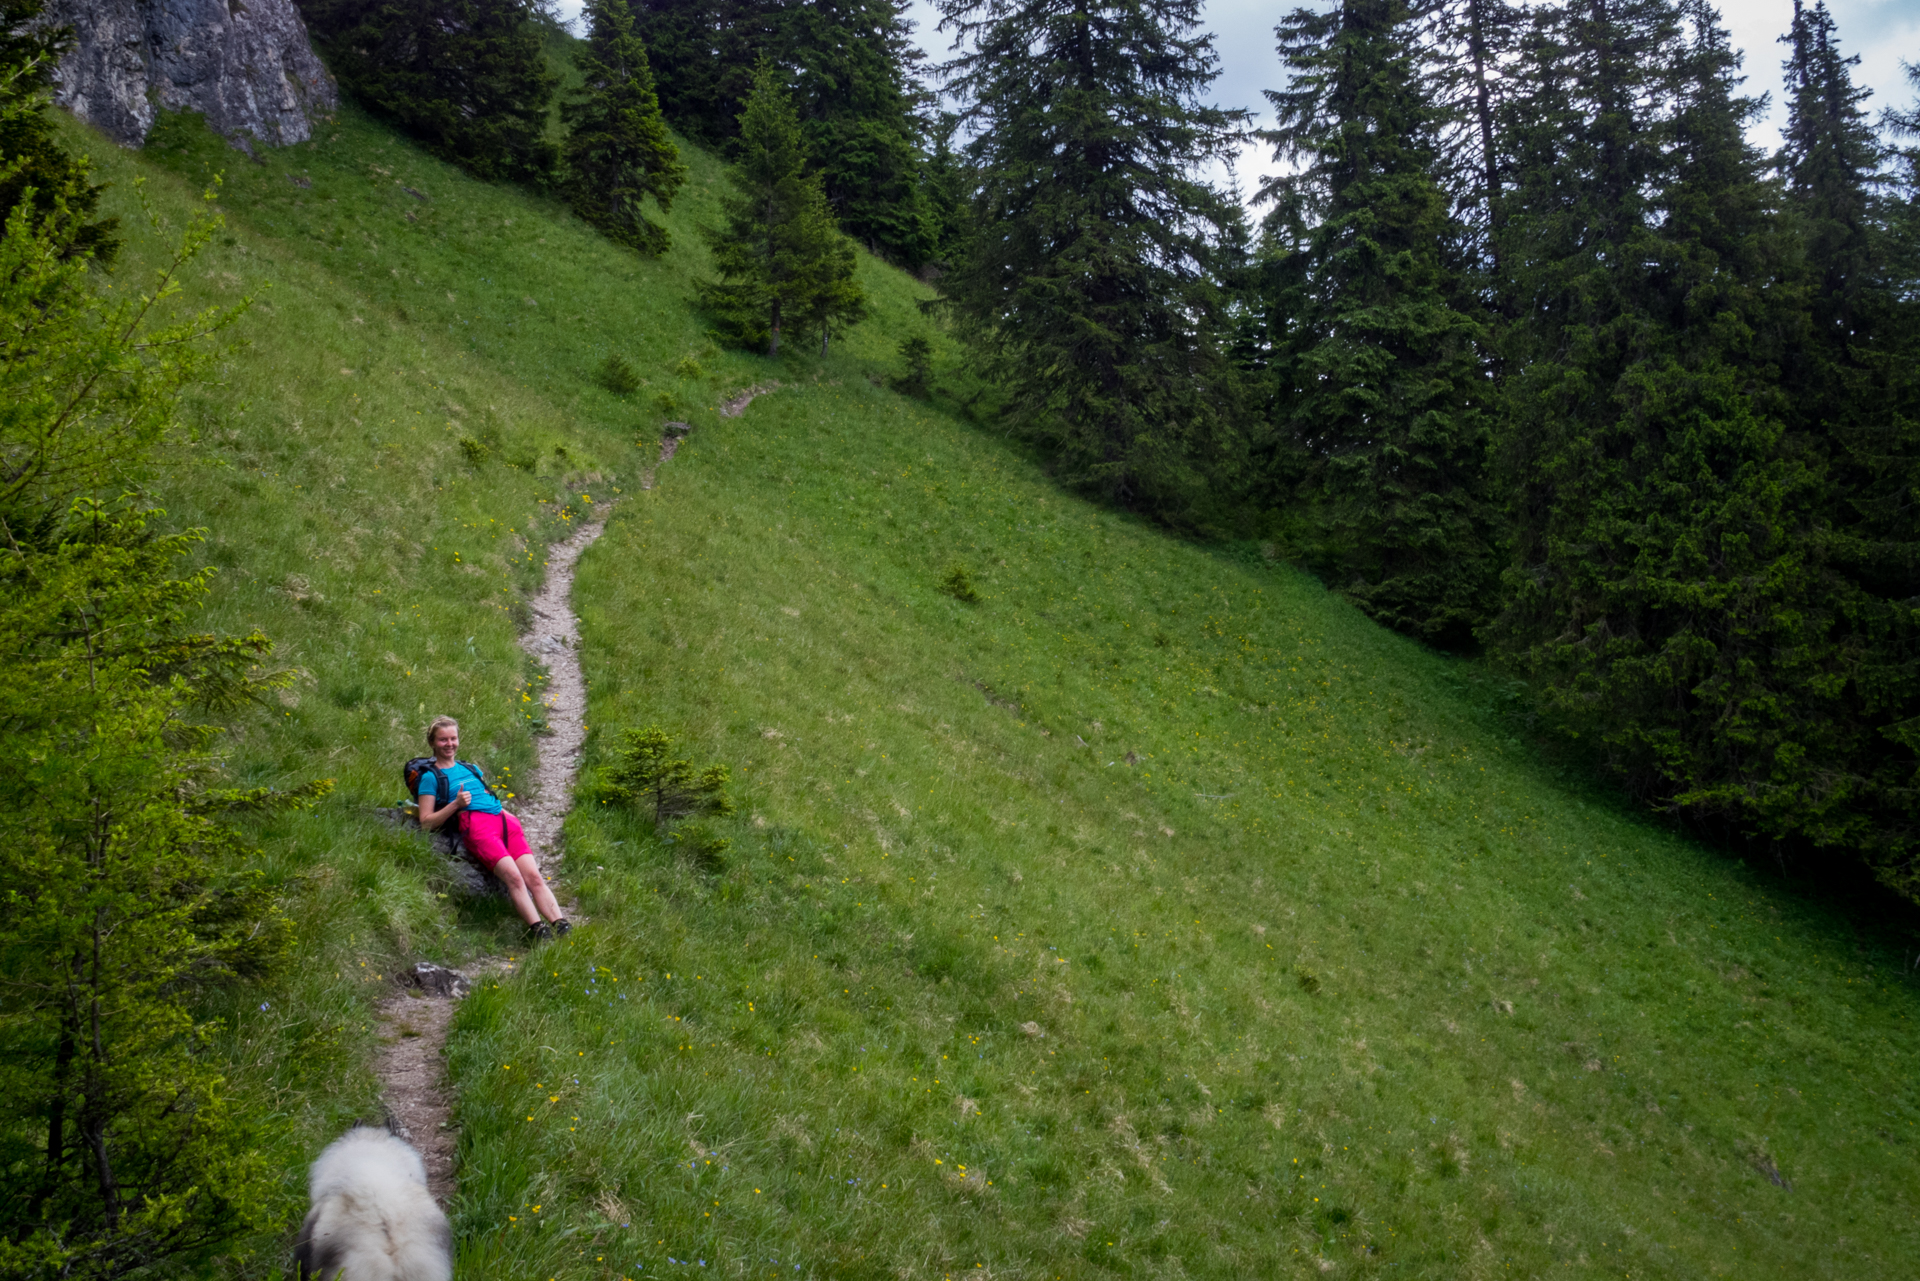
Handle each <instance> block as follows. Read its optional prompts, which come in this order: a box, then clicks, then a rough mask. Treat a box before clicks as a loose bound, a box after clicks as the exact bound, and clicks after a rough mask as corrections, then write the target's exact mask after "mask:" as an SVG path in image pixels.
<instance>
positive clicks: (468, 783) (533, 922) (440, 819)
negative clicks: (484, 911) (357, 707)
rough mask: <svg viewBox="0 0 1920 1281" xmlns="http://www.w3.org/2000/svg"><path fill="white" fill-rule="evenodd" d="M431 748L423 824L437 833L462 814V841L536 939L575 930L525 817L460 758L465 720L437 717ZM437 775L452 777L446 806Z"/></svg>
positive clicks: (423, 787) (423, 780)
mask: <svg viewBox="0 0 1920 1281" xmlns="http://www.w3.org/2000/svg"><path fill="white" fill-rule="evenodd" d="M427 746H428V747H430V748H432V749H433V768H432V769H428V770H422V771H421V772H420V783H419V788H418V790H419V792H420V826H421V827H424V828H426V829H427V830H428V831H429V832H431V831H433V830H434V829H436V828H438V827H439V826H440V825H441V824H443V823H445V822H446V821H447V820H448V819H450V818H453V817H455V816H456V815H457V816H458V817H459V820H460V839H461V840H463V841H465V842H466V845H467V848H468V849H470V850H472V851H473V853H474V855H475V857H477V858H478V859H479V860H480V861H481V862H482V863H485V864H486V865H487V866H488V867H489V868H491V869H492V871H493V874H494V875H495V876H497V877H499V878H500V881H501V884H503V885H505V886H506V887H507V897H508V898H510V899H512V900H513V908H514V910H515V911H516V912H518V913H520V919H521V920H523V921H525V922H526V923H527V933H528V934H530V935H531V936H532V937H533V938H534V939H535V940H536V941H543V940H547V939H551V938H553V937H554V936H555V935H563V934H565V933H566V932H567V931H568V930H570V929H572V928H573V926H572V925H571V924H569V923H568V921H567V918H566V917H565V916H564V915H562V914H561V911H560V904H559V903H557V902H555V901H554V898H553V891H552V890H550V889H548V888H547V882H546V878H545V877H543V876H541V875H540V865H539V864H538V863H536V862H534V861H533V851H531V850H529V849H528V848H527V838H526V836H525V834H523V833H522V832H521V830H520V820H519V819H517V818H515V817H514V816H513V815H511V814H509V813H507V811H506V810H505V809H504V808H503V807H502V806H501V804H500V801H499V798H497V797H496V796H494V794H493V789H492V788H490V787H488V786H487V784H486V782H485V780H484V779H482V778H481V777H480V772H479V771H478V770H477V769H475V768H474V767H473V766H471V765H468V764H467V763H466V762H464V761H462V760H461V759H460V723H459V722H458V721H456V720H454V719H453V717H451V716H436V717H434V718H433V724H431V725H429V726H427ZM436 773H438V774H444V775H445V776H446V780H447V792H448V793H449V795H450V796H451V798H452V799H450V800H449V801H448V802H447V803H446V804H445V805H442V804H440V803H439V794H440V788H439V782H438V780H437V779H436V778H435V774H436ZM543 916H544V917H545V918H546V920H542V919H541V918H542V917H543ZM547 921H552V922H553V924H552V925H548V924H547Z"/></svg>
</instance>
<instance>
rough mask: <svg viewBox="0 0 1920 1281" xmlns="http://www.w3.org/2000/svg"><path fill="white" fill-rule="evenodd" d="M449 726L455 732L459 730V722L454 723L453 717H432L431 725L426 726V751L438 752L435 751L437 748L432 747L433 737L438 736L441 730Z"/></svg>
mask: <svg viewBox="0 0 1920 1281" xmlns="http://www.w3.org/2000/svg"><path fill="white" fill-rule="evenodd" d="M449 726H451V727H452V728H454V729H456V730H457V729H459V728H460V722H459V721H456V720H455V719H453V717H451V716H436V717H434V718H433V724H431V725H429V726H427V748H428V750H430V751H436V750H438V749H437V748H435V747H434V745H433V736H434V735H435V734H438V733H439V732H440V731H441V730H443V729H446V728H448V727H449Z"/></svg>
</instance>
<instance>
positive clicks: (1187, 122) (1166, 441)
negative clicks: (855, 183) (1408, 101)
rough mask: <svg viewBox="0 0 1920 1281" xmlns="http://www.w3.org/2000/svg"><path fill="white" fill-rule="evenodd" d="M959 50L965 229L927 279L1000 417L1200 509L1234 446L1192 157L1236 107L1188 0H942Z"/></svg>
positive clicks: (1219, 225) (1212, 143) (1236, 117)
mask: <svg viewBox="0 0 1920 1281" xmlns="http://www.w3.org/2000/svg"><path fill="white" fill-rule="evenodd" d="M942 9H943V12H944V13H945V15H946V25H949V26H951V27H952V28H953V29H954V30H955V31H956V34H957V35H958V36H959V37H960V38H961V40H962V41H963V42H964V44H965V46H966V48H967V52H966V53H964V54H963V55H962V56H961V57H959V58H958V59H957V60H956V61H955V62H953V63H952V64H950V66H949V67H948V72H949V84H950V87H951V88H952V89H953V90H954V91H956V92H957V93H959V94H960V95H961V96H962V98H963V100H964V102H965V113H964V117H963V123H964V126H965V127H968V128H969V129H970V132H971V134H972V141H971V142H970V143H969V144H968V148H967V155H968V159H969V160H970V161H971V162H972V164H973V166H974V170H975V177H976V180H977V184H978V186H977V192H978V194H977V195H976V198H975V202H974V213H975V218H976V221H977V223H978V224H979V225H980V226H981V227H991V228H992V229H993V234H990V235H988V234H981V235H977V236H975V237H973V238H972V240H971V241H970V244H969V251H968V253H967V255H966V256H965V257H964V258H963V259H961V260H958V261H956V262H955V263H954V264H953V267H952V270H951V271H950V272H949V273H948V275H947V276H946V277H945V279H944V281H943V283H942V288H943V289H944V290H945V291H946V293H947V296H948V297H949V299H951V303H952V306H953V308H954V310H955V311H956V312H957V314H958V316H959V317H960V319H961V321H962V323H963V324H964V326H965V328H966V330H967V332H968V333H969V334H970V335H971V336H972V338H973V339H974V341H975V344H976V349H977V350H978V351H979V352H980V353H981V355H982V356H983V358H984V359H985V361H986V363H987V364H988V366H989V367H990V368H991V370H992V372H993V373H994V375H995V376H996V377H997V378H998V380H999V382H1000V385H1001V386H1002V387H1004V388H1005V390H1006V393H1007V401H1006V412H1007V415H1008V417H1009V419H1010V421H1011V424H1012V425H1013V426H1014V427H1015V428H1016V429H1017V430H1020V431H1022V432H1024V433H1026V434H1028V435H1030V436H1032V437H1035V438H1037V439H1039V440H1040V441H1042V442H1043V443H1044V444H1045V446H1046V447H1047V448H1048V449H1049V450H1050V451H1051V453H1052V454H1053V456H1054V459H1055V461H1056V464H1057V465H1058V467H1059V468H1060V470H1061V472H1062V474H1063V475H1064V476H1065V477H1066V478H1067V479H1068V480H1069V481H1070V482H1071V483H1074V484H1076V485H1080V486H1083V487H1085V488H1089V489H1092V490H1095V491H1097V492H1099V493H1102V494H1104V495H1106V496H1108V497H1109V498H1112V499H1114V500H1117V501H1121V502H1126V503H1132V504H1139V505H1141V506H1145V507H1148V508H1151V509H1153V510H1156V511H1158V512H1160V513H1161V514H1163V515H1165V516H1167V517H1169V518H1175V519H1200V518H1202V513H1203V510H1204V509H1205V508H1206V507H1207V506H1208V504H1209V503H1210V502H1213V501H1215V500H1216V499H1215V496H1213V495H1210V494H1209V493H1208V490H1209V488H1210V487H1211V486H1217V485H1219V484H1221V483H1223V482H1224V483H1228V484H1238V483H1239V480H1240V478H1239V477H1238V476H1235V475H1233V467H1234V460H1235V458H1236V456H1237V454H1238V453H1239V448H1238V445H1237V443H1236V432H1237V424H1236V422H1235V420H1234V419H1235V410H1234V395H1235V391H1234V376H1233V370H1232V369H1231V367H1230V365H1229V363H1228V361H1227V360H1226V359H1225V357H1224V355H1223V352H1222V342H1221V331H1222V329H1223V315H1222V303H1221V298H1220V290H1219V286H1218V283H1217V279H1216V272H1217V267H1218V261H1217V259H1218V247H1219V246H1220V244H1221V243H1222V241H1223V240H1231V238H1233V237H1235V236H1236V235H1237V233H1238V230H1239V228H1240V216H1239V212H1238V210H1237V209H1236V208H1234V206H1233V204H1232V203H1231V202H1230V201H1228V200H1227V199H1226V198H1225V197H1224V196H1223V195H1222V194H1221V193H1220V192H1218V191H1216V190H1214V189H1213V188H1212V187H1210V186H1209V185H1208V184H1207V183H1206V182H1205V181H1204V180H1203V179H1201V178H1200V177H1199V176H1198V175H1197V174H1196V172H1195V167H1196V166H1198V165H1200V164H1203V163H1204V162H1205V161H1207V160H1208V159H1209V158H1210V157H1215V156H1221V155H1225V154H1226V153H1227V151H1228V149H1229V148H1230V147H1231V146H1232V145H1233V144H1234V143H1235V142H1236V141H1237V140H1238V139H1239V138H1240V136H1241V130H1242V128H1243V124H1244V120H1245V116H1244V113H1242V112H1238V111H1229V110H1223V109H1221V108H1219V107H1216V106H1210V105H1207V104H1205V103H1204V102H1202V101H1201V97H1200V95H1201V94H1203V93H1204V92H1205V91H1206V90H1207V88H1208V86H1209V85H1211V84H1212V82H1213V80H1214V78H1215V76H1216V74H1217V70H1216V58H1215V56H1214V52H1213V45H1212V39H1211V37H1209V36H1205V35H1201V34H1199V33H1198V32H1197V31H1196V30H1195V28H1196V27H1197V25H1198V22H1199V3H1198V0H1137V2H1127V3H1102V2H1100V0H944V3H943V5H942Z"/></svg>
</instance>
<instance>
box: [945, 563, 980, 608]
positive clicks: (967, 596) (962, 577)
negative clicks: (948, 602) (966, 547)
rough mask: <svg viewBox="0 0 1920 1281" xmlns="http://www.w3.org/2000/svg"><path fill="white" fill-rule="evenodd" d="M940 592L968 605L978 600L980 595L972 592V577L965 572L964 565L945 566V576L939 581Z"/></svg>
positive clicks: (974, 591)
mask: <svg viewBox="0 0 1920 1281" xmlns="http://www.w3.org/2000/svg"><path fill="white" fill-rule="evenodd" d="M940 590H941V591H943V592H945V593H946V594H947V595H949V596H951V597H953V598H954V599H955V600H957V601H961V602H964V603H965V604H968V605H971V604H973V603H974V602H975V601H977V600H979V599H980V593H979V592H978V591H976V590H974V586H973V575H972V574H969V573H968V572H967V567H966V566H965V565H949V566H947V576H946V577H945V578H943V579H941V580H940Z"/></svg>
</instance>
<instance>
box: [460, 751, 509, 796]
mask: <svg viewBox="0 0 1920 1281" xmlns="http://www.w3.org/2000/svg"><path fill="white" fill-rule="evenodd" d="M460 763H461V764H462V765H464V766H466V767H467V768H468V769H470V770H472V771H473V777H474V779H475V781H477V782H478V783H479V784H480V790H481V791H483V792H485V793H486V794H487V795H488V796H491V797H493V799H494V800H496V801H497V800H499V799H500V794H499V793H498V792H496V791H494V790H493V788H492V787H491V786H490V785H489V784H488V783H487V777H486V774H485V773H484V772H483V771H482V770H481V768H480V767H479V766H478V765H475V764H474V763H473V762H472V761H461V762H460Z"/></svg>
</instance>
